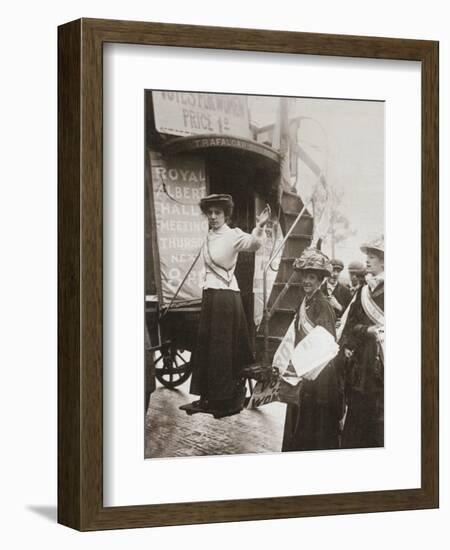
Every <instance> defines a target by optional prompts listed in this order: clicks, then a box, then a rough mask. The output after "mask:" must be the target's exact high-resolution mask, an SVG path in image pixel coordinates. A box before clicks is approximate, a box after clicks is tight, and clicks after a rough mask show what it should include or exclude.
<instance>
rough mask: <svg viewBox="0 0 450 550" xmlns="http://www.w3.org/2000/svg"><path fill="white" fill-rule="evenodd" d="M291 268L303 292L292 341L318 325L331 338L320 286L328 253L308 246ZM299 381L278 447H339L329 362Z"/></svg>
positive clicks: (337, 397)
mask: <svg viewBox="0 0 450 550" xmlns="http://www.w3.org/2000/svg"><path fill="white" fill-rule="evenodd" d="M294 268H295V269H296V270H298V271H300V272H301V275H302V287H303V290H304V293H305V298H304V299H303V301H302V303H301V304H300V307H299V310H298V312H297V314H296V317H295V331H296V339H295V345H297V344H298V342H300V341H301V340H303V338H305V337H306V336H307V335H308V334H309V332H310V331H311V330H312V329H313V328H314V327H316V326H318V325H320V326H322V327H323V328H325V329H326V330H327V331H328V332H329V333H330V334H331V335H332V336H333V337H334V338H335V337H336V330H335V325H336V317H335V314H334V311H333V308H332V306H331V305H330V303H329V301H328V300H327V298H326V297H325V296H324V295H323V293H322V292H321V290H320V286H321V284H322V282H323V280H324V278H325V277H328V276H329V275H330V273H331V269H332V267H331V263H330V261H329V259H328V257H327V256H325V254H323V253H322V252H321V251H319V250H316V249H315V248H308V249H306V250H305V251H304V252H303V254H302V255H301V256H300V258H298V259H297V260H295V262H294ZM300 384H301V386H300V391H299V395H298V402H297V404H293V403H290V404H288V405H287V409H286V421H285V426H284V435H283V444H282V451H306V450H318V449H335V448H337V447H339V419H340V418H341V416H342V394H341V391H340V387H339V385H338V380H337V376H336V372H335V368H334V364H333V362H330V363H329V364H328V365H327V366H326V367H325V368H324V369H323V370H322V372H321V373H320V374H319V375H318V377H317V378H316V379H315V380H303V381H302V382H300Z"/></svg>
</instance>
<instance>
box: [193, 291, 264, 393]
mask: <svg viewBox="0 0 450 550" xmlns="http://www.w3.org/2000/svg"><path fill="white" fill-rule="evenodd" d="M253 362H254V357H253V353H252V351H251V347H250V339H249V335H248V328H247V321H246V318H245V313H244V308H243V306H242V300H241V295H240V292H235V291H233V290H215V289H207V290H205V291H204V292H203V301H202V311H201V315H200V324H199V330H198V337H197V345H196V347H195V349H194V352H193V354H192V358H191V364H192V366H193V372H192V380H191V388H190V392H191V393H193V394H195V395H200V396H201V397H202V398H203V399H207V400H208V401H223V400H230V399H233V398H234V397H235V396H236V392H237V391H241V390H242V388H241V371H242V368H243V367H245V366H246V365H249V364H252V363H253Z"/></svg>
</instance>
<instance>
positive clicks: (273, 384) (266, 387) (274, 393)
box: [247, 377, 280, 409]
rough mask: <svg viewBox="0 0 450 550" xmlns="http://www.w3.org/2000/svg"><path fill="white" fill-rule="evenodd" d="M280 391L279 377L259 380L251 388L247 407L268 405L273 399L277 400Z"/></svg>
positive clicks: (254, 407) (253, 407)
mask: <svg viewBox="0 0 450 550" xmlns="http://www.w3.org/2000/svg"><path fill="white" fill-rule="evenodd" d="M279 391H280V378H279V377H276V378H272V379H270V380H265V381H262V380H259V381H258V382H257V383H256V386H255V388H254V390H253V393H252V396H251V398H250V401H249V402H248V405H247V409H256V408H258V407H262V405H268V404H269V403H273V402H274V401H279V399H278V393H279Z"/></svg>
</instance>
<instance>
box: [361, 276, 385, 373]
mask: <svg viewBox="0 0 450 550" xmlns="http://www.w3.org/2000/svg"><path fill="white" fill-rule="evenodd" d="M361 305H362V307H363V309H364V312H365V314H366V315H367V317H369V319H370V320H371V321H372V322H373V324H374V325H375V326H376V327H377V332H376V337H377V343H378V352H379V356H380V358H381V360H382V362H383V364H384V311H383V310H382V309H381V308H380V307H379V306H378V304H376V302H375V300H374V299H373V298H372V294H371V293H370V290H369V287H368V285H366V286H364V287H363V288H362V290H361Z"/></svg>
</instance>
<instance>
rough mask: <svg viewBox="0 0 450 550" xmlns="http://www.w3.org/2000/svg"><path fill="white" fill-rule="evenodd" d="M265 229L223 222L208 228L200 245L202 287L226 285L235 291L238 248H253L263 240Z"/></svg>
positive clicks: (258, 246) (236, 285)
mask: <svg viewBox="0 0 450 550" xmlns="http://www.w3.org/2000/svg"><path fill="white" fill-rule="evenodd" d="M265 236H266V232H265V231H264V229H263V228H261V227H259V226H257V227H255V229H253V231H252V232H251V233H245V232H244V231H242V229H239V228H238V227H236V228H234V229H232V228H231V227H229V226H228V225H227V224H224V225H222V227H219V229H216V230H215V229H210V230H209V232H208V236H207V238H206V242H205V245H204V246H203V250H202V253H203V260H204V265H205V278H204V284H203V289H204V290H206V289H208V288H213V289H223V290H225V289H229V290H234V291H236V292H239V287H238V284H237V281H236V277H235V276H234V269H235V267H236V261H237V256H238V254H239V252H256V250H258V248H260V246H261V245H262V244H263V242H264V239H265Z"/></svg>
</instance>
